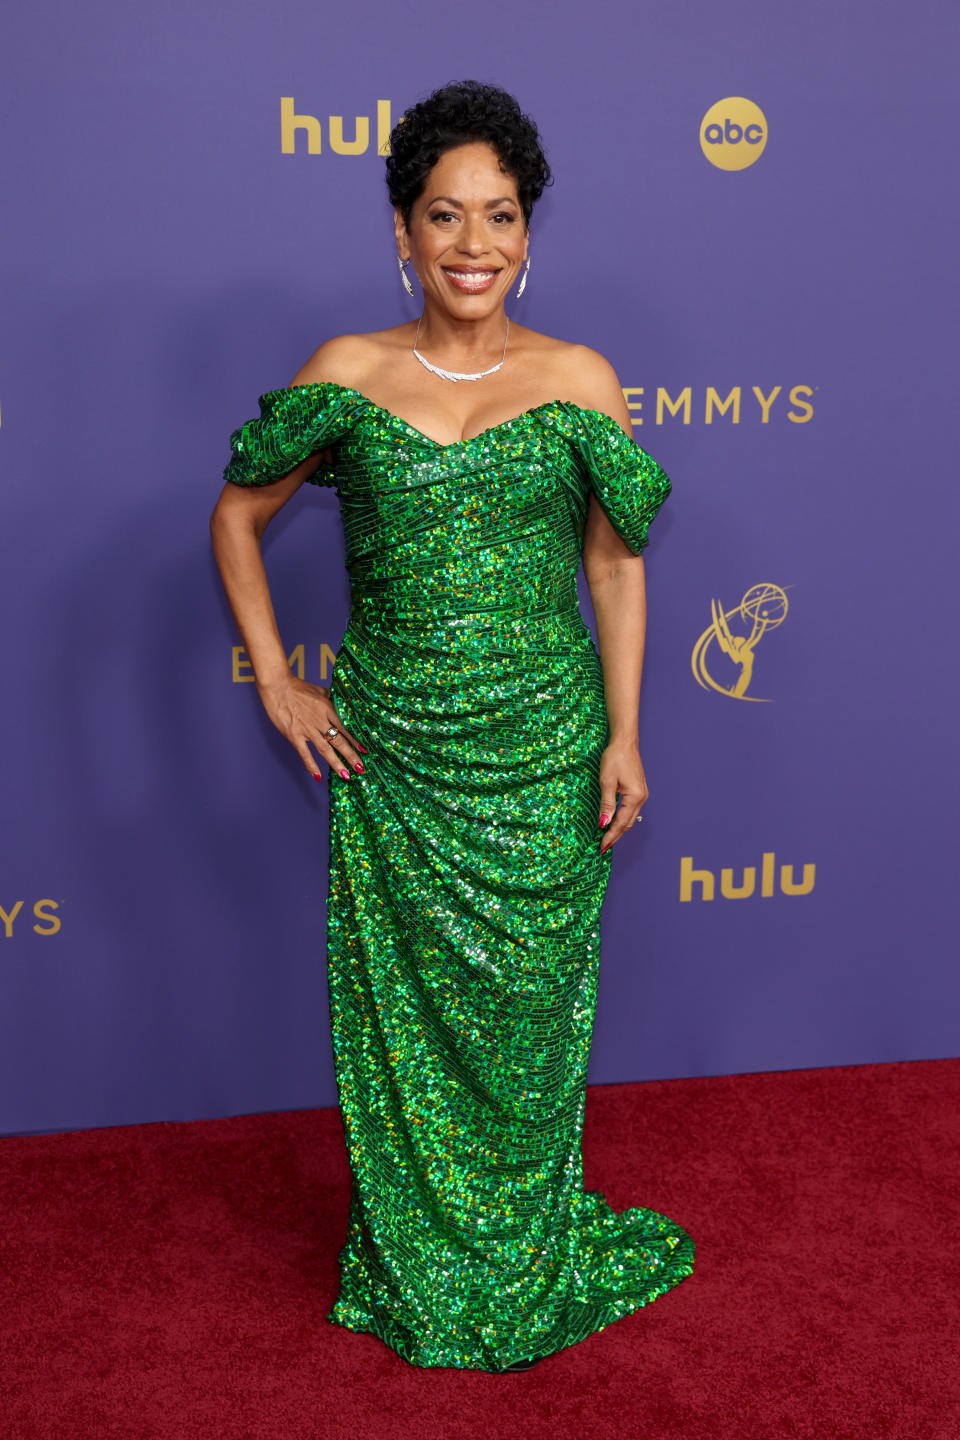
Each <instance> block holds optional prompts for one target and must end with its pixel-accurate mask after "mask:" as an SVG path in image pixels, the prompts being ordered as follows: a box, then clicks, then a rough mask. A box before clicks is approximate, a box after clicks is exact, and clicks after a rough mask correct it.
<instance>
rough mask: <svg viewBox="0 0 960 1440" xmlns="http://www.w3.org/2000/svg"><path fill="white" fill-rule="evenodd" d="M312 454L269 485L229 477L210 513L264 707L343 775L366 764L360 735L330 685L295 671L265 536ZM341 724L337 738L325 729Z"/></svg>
mask: <svg viewBox="0 0 960 1440" xmlns="http://www.w3.org/2000/svg"><path fill="white" fill-rule="evenodd" d="M318 459H319V457H318V456H316V455H312V456H310V458H309V459H308V460H304V461H303V462H302V464H300V465H298V466H297V467H296V468H295V469H294V470H291V471H290V472H289V473H288V474H287V475H284V476H283V477H282V479H280V480H275V481H273V482H271V483H270V484H268V485H261V486H250V487H246V486H242V485H234V484H232V483H231V482H230V481H226V482H225V483H224V486H223V490H222V491H221V493H220V496H219V498H218V500H217V503H216V505H215V506H214V508H213V512H212V514H211V516H210V537H211V541H212V545H213V554H214V559H215V561H216V564H217V569H218V570H219V572H220V579H221V581H222V582H223V588H224V590H225V592H226V595H227V600H228V602H229V604H230V609H231V611H232V613H233V618H234V620H235V622H236V626H237V629H238V631H239V632H240V637H241V639H242V640H243V644H244V647H245V649H246V651H247V654H248V655H249V657H250V663H251V665H252V666H253V673H254V675H255V677H256V685H257V692H258V694H259V696H260V699H261V701H262V702H263V706H264V709H265V710H266V712H267V714H268V715H269V717H270V719H271V720H272V722H273V724H274V725H275V726H276V727H277V729H278V730H279V731H280V733H281V734H282V735H285V736H286V738H287V739H288V740H289V741H290V743H291V744H292V745H293V746H294V748H295V750H296V751H297V754H298V755H299V756H300V758H301V760H302V761H303V763H304V765H306V767H307V769H308V770H309V771H310V773H311V774H312V775H314V776H315V777H316V778H317V779H318V780H319V779H320V778H321V775H320V771H319V770H318V769H317V761H316V759H315V757H314V756H313V754H311V751H310V748H309V747H310V746H311V745H312V746H313V748H314V750H316V751H317V753H318V754H320V755H322V756H323V758H324V759H325V760H326V761H327V762H328V764H329V765H331V766H332V767H333V768H335V769H336V770H337V772H338V773H339V774H340V775H341V776H342V777H343V778H345V779H347V778H349V775H350V771H349V770H348V769H347V768H346V766H347V765H349V766H352V767H353V769H354V770H356V771H357V772H358V773H362V772H363V762H362V761H361V760H360V756H359V755H358V754H357V750H360V751H362V752H363V753H364V754H366V750H365V749H364V747H363V746H362V745H361V744H360V742H359V741H358V740H357V739H356V738H355V737H354V736H353V735H351V734H350V732H349V731H347V730H346V729H345V728H344V725H343V722H342V721H341V720H340V717H339V716H338V715H337V712H336V709H335V708H334V706H333V704H332V702H331V700H330V691H329V690H328V689H326V688H325V687H323V686H320V685H312V684H309V683H308V682H307V681H305V680H300V679H299V678H298V677H297V676H296V675H294V674H292V672H291V670H290V666H289V664H288V662H287V656H286V651H285V650H284V646H283V642H282V640H281V638H280V632H279V629H278V627H277V619H276V615H275V613H274V608H273V601H272V599H271V596H270V588H269V585H268V583H267V574H266V570H265V568H264V564H263V555H262V552H261V546H260V542H261V539H262V537H263V534H264V531H265V530H266V528H267V526H268V525H269V523H270V521H271V520H272V519H273V517H274V515H276V514H277V513H278V511H279V510H281V509H282V507H283V506H284V505H285V504H286V503H287V501H288V500H289V499H290V498H291V497H292V496H293V495H294V494H295V493H296V491H297V490H298V489H299V488H300V486H301V485H302V484H303V483H304V481H305V480H306V479H307V478H308V476H310V475H311V474H312V473H313V472H314V470H316V468H317V463H318ZM332 725H334V726H336V727H337V729H338V730H339V731H340V734H339V735H337V736H335V737H334V740H333V743H332V744H331V742H330V740H328V739H327V738H326V735H325V734H324V732H325V731H326V730H327V729H329V728H330V726H332Z"/></svg>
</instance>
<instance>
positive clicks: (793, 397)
mask: <svg viewBox="0 0 960 1440" xmlns="http://www.w3.org/2000/svg"><path fill="white" fill-rule="evenodd" d="M800 395H809V396H810V399H811V400H812V399H813V391H812V390H811V389H810V386H809V385H794V387H793V389H792V390H791V391H790V404H791V405H797V406H799V408H800V409H801V410H805V411H806V412H807V413H806V414H805V415H794V413H793V411H792V410H788V411H787V419H788V420H792V421H793V423H794V425H806V423H807V421H808V420H812V419H813V406H812V405H811V404H810V402H809V401H808V400H800V399H798V396H800Z"/></svg>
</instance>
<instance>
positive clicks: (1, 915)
mask: <svg viewBox="0 0 960 1440" xmlns="http://www.w3.org/2000/svg"><path fill="white" fill-rule="evenodd" d="M22 909H23V901H22V900H18V901H17V903H16V905H14V907H13V909H12V910H11V911H10V914H9V915H8V914H7V912H6V910H4V908H3V906H2V905H0V920H2V921H3V927H4V929H5V930H6V932H7V939H8V940H12V939H13V922H14V920H16V918H17V916H18V915H19V914H20V911H21V910H22Z"/></svg>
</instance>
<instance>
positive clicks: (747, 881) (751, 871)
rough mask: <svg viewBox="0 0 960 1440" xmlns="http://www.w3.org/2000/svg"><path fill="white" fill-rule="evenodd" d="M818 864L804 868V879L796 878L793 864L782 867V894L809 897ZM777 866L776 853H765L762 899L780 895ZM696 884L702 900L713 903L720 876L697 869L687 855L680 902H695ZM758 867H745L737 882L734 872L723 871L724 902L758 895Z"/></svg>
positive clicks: (682, 862) (721, 884)
mask: <svg viewBox="0 0 960 1440" xmlns="http://www.w3.org/2000/svg"><path fill="white" fill-rule="evenodd" d="M816 873H817V867H816V865H804V867H803V879H802V880H797V879H795V878H794V867H793V866H792V865H781V866H780V884H779V893H780V894H781V895H809V894H810V891H811V890H812V889H813V884H814V879H815V878H816ZM776 879H777V864H776V855H775V854H774V852H773V851H772V850H765V851H764V854H763V859H762V861H761V864H760V890H759V894H760V895H761V896H770V895H775V894H776V893H777V885H776ZM694 885H699V886H700V894H699V897H698V898H699V899H700V900H712V899H713V898H714V895H715V894H716V886H717V882H716V876H715V875H714V873H713V871H712V870H694V868H693V856H692V855H684V856H683V857H682V858H681V860H680V899H681V900H682V901H683V900H692V899H693V898H694V896H693V887H694ZM757 893H758V892H757V867H756V866H755V865H745V866H744V867H743V873H742V875H741V877H740V878H739V880H738V881H737V882H736V883H735V882H734V872H733V870H732V869H724V870H721V871H720V894H721V895H722V896H723V898H724V900H749V898H750V896H751V895H755V894H757Z"/></svg>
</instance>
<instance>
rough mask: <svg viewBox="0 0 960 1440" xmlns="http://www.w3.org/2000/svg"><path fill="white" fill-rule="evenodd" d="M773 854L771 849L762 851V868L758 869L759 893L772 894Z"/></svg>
mask: <svg viewBox="0 0 960 1440" xmlns="http://www.w3.org/2000/svg"><path fill="white" fill-rule="evenodd" d="M773 855H774V852H773V851H772V850H765V851H764V852H763V868H762V869H761V871H760V894H761V895H772V894H773V869H774V866H773Z"/></svg>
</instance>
